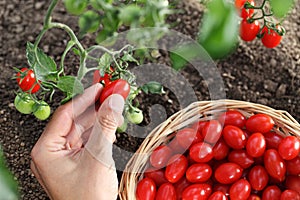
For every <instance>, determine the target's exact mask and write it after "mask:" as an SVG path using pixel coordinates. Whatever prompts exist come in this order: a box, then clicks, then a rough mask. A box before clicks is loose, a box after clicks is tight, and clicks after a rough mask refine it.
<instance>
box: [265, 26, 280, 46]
mask: <svg viewBox="0 0 300 200" xmlns="http://www.w3.org/2000/svg"><path fill="white" fill-rule="evenodd" d="M278 29H280V27H279V28H278ZM261 33H262V34H264V35H263V37H262V38H261V42H262V43H263V45H264V46H265V47H267V48H274V47H276V46H278V45H279V44H280V42H281V38H282V37H281V36H280V35H279V34H278V33H277V32H276V31H275V30H273V29H269V30H268V28H267V27H266V26H265V27H264V28H263V29H262V31H261Z"/></svg>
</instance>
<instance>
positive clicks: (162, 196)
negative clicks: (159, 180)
mask: <svg viewBox="0 0 300 200" xmlns="http://www.w3.org/2000/svg"><path fill="white" fill-rule="evenodd" d="M176 199H177V198H176V191H175V188H174V186H173V184H171V183H165V184H163V185H161V186H160V187H159V188H158V190H157V193H156V198H155V200H176Z"/></svg>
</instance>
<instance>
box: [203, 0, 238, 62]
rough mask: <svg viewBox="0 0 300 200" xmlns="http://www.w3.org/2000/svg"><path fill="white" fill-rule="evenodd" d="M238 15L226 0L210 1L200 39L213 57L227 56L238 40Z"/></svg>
mask: <svg viewBox="0 0 300 200" xmlns="http://www.w3.org/2000/svg"><path fill="white" fill-rule="evenodd" d="M238 21H239V20H238V16H237V13H236V8H235V7H234V5H233V4H232V3H230V2H228V1H226V0H214V1H210V2H209V4H208V7H207V12H206V13H205V14H204V17H203V21H202V24H201V26H200V30H199V35H198V41H199V43H200V44H201V45H202V46H203V47H204V49H205V50H206V51H207V52H208V53H209V54H210V56H211V57H212V58H213V59H219V58H223V57H225V56H227V55H228V54H229V53H231V52H232V51H233V50H234V48H235V47H236V44H237V41H238Z"/></svg>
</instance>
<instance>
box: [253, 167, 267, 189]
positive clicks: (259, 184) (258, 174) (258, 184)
mask: <svg viewBox="0 0 300 200" xmlns="http://www.w3.org/2000/svg"><path fill="white" fill-rule="evenodd" d="M248 180H249V182H250V185H251V187H252V189H253V190H257V191H261V190H263V189H264V188H265V187H266V186H267V184H268V181H269V175H268V172H267V170H266V169H265V168H264V167H263V166H260V165H256V166H254V167H252V169H251V170H250V172H249V174H248Z"/></svg>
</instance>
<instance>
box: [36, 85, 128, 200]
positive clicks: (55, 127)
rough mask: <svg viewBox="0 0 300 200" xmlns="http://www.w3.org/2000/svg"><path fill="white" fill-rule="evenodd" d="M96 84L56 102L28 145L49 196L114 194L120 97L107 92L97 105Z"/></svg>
mask: <svg viewBox="0 0 300 200" xmlns="http://www.w3.org/2000/svg"><path fill="white" fill-rule="evenodd" d="M101 90H102V86H101V84H96V85H93V86H92V87H90V88H88V89H87V90H86V91H85V92H84V94H82V95H80V96H78V97H77V98H75V99H74V100H73V101H70V102H68V103H67V104H65V105H62V106H60V107H59V108H58V109H57V110H56V112H55V113H54V114H53V117H52V119H51V121H50V122H49V124H48V125H47V126H46V128H45V130H44V132H43V134H42V135H41V137H40V138H39V140H38V141H37V143H36V144H35V146H34V147H33V149H32V152H31V157H32V162H31V169H32V171H33V173H34V175H35V176H36V178H37V179H38V181H39V182H40V184H41V185H42V186H43V187H44V189H45V191H46V192H47V194H48V195H49V197H50V198H51V199H55V200H68V199H70V200H76V199H80V200H81V199H84V200H89V199H91V200H98V199H100V200H101V199H103V200H113V199H116V198H117V195H118V179H117V174H116V170H115V163H114V160H113V158H112V144H113V142H114V140H115V131H116V128H117V127H118V126H120V125H121V124H122V123H123V117H122V111H123V108H124V99H123V98H122V97H121V96H120V95H116V94H115V95H111V96H110V97H108V98H107V99H106V100H105V101H104V102H103V104H102V105H101V106H100V108H99V110H98V111H96V109H95V99H99V96H100V93H101Z"/></svg>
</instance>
